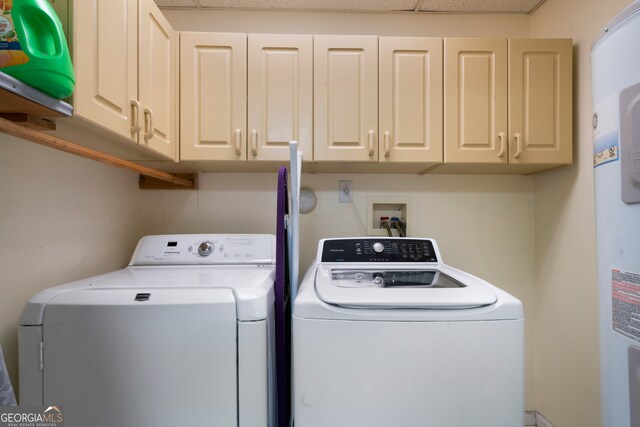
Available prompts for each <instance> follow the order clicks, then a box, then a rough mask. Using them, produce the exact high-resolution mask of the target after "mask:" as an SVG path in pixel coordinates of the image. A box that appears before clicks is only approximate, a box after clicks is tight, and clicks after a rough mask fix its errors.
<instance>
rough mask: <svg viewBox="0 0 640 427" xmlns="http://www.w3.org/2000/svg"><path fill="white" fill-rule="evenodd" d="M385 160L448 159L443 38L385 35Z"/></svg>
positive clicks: (382, 98)
mask: <svg viewBox="0 0 640 427" xmlns="http://www.w3.org/2000/svg"><path fill="white" fill-rule="evenodd" d="M379 90H380V110H379V111H380V117H379V119H380V132H379V135H380V156H379V157H380V162H428V163H439V162H442V144H443V141H442V108H443V107H442V39H437V38H421V37H416V38H412V37H381V38H380V83H379Z"/></svg>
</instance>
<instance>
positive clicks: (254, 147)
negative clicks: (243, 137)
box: [251, 129, 258, 157]
mask: <svg viewBox="0 0 640 427" xmlns="http://www.w3.org/2000/svg"><path fill="white" fill-rule="evenodd" d="M251 154H252V155H253V156H254V157H255V156H257V155H258V131H257V130H255V129H254V130H252V131H251Z"/></svg>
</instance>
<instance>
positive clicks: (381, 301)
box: [316, 268, 497, 309]
mask: <svg viewBox="0 0 640 427" xmlns="http://www.w3.org/2000/svg"><path fill="white" fill-rule="evenodd" d="M316 292H317V294H318V297H319V298H320V299H321V300H322V301H324V302H325V303H327V304H332V305H337V306H342V307H354V308H358V307H361V308H367V307H369V308H371V307H374V308H375V307H377V308H424V309H467V308H474V307H482V306H487V305H491V304H494V303H495V302H496V301H497V297H496V295H495V293H494V292H493V291H492V290H491V288H490V287H489V286H486V285H485V284H484V283H482V281H480V280H477V279H475V278H473V277H472V276H468V275H464V276H463V275H459V274H456V272H455V271H450V272H447V273H445V272H443V271H442V270H441V269H440V268H429V269H416V270H409V269H397V268H396V269H388V268H387V269H384V268H383V269H376V268H361V269H358V268H352V269H344V268H332V269H329V268H319V269H318V271H317V273H316Z"/></svg>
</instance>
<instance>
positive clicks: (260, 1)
mask: <svg viewBox="0 0 640 427" xmlns="http://www.w3.org/2000/svg"><path fill="white" fill-rule="evenodd" d="M162 1H168V0H162ZM169 1H170V0H169ZM199 3H200V4H201V5H202V7H212V8H230V9H287V10H358V11H364V10H371V11H412V10H414V9H415V7H416V4H417V3H418V0H199Z"/></svg>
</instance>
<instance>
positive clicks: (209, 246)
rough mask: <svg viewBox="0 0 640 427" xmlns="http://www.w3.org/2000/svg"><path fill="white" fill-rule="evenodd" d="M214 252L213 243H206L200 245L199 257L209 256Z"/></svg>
mask: <svg viewBox="0 0 640 427" xmlns="http://www.w3.org/2000/svg"><path fill="white" fill-rule="evenodd" d="M212 252H213V243H211V242H209V241H206V242H202V243H200V245H199V246H198V255H200V256H209V255H211V253H212Z"/></svg>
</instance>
